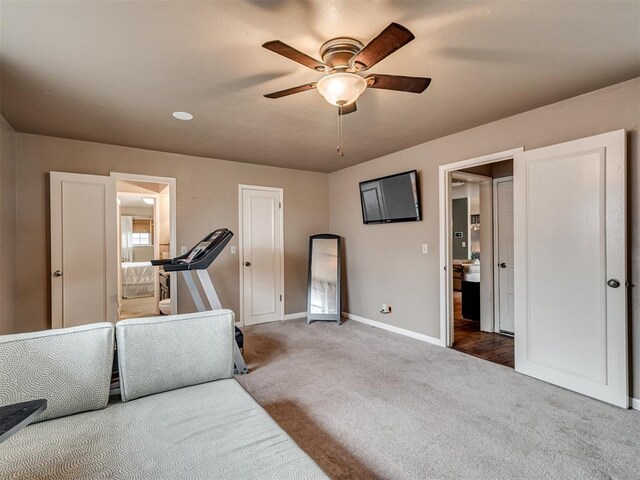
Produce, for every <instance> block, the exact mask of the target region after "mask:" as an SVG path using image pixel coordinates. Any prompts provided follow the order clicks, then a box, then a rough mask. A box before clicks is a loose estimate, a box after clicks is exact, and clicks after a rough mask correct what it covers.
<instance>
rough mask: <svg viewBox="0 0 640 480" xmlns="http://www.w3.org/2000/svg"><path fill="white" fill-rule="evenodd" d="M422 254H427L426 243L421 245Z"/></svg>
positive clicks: (427, 247)
mask: <svg viewBox="0 0 640 480" xmlns="http://www.w3.org/2000/svg"><path fill="white" fill-rule="evenodd" d="M422 253H424V254H425V255H426V254H427V253H429V245H427V244H426V243H423V244H422Z"/></svg>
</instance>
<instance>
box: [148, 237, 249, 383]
mask: <svg viewBox="0 0 640 480" xmlns="http://www.w3.org/2000/svg"><path fill="white" fill-rule="evenodd" d="M232 237H233V232H232V231H231V230H229V229H227V228H219V229H217V230H214V231H213V232H211V233H209V234H208V235H207V236H206V237H204V238H203V239H202V240H200V241H199V242H198V243H197V244H196V245H195V246H194V247H193V248H192V249H191V250H189V251H188V252H187V253H185V254H184V255H180V256H179V257H175V258H171V259H167V260H151V265H154V266H156V267H162V268H163V269H164V271H165V272H168V273H171V272H181V273H182V276H183V278H184V281H185V283H186V284H187V288H188V289H189V293H191V297H192V298H193V301H194V302H195V304H196V309H197V310H198V311H199V312H204V311H207V310H218V309H221V308H222V304H221V303H220V299H219V298H218V294H217V293H216V289H215V287H214V286H213V282H212V281H211V277H210V276H209V272H208V271H207V268H208V267H209V265H211V264H212V263H213V261H214V260H215V259H216V258H217V257H218V255H220V253H221V252H222V251H223V250H224V248H225V247H226V246H227V243H229V241H230V240H231V238H232ZM192 272H195V273H196V276H197V277H198V279H199V280H200V284H201V285H202V290H203V291H204V294H205V296H206V298H207V301H208V303H209V306H210V308H207V307H206V306H205V303H204V301H203V299H202V297H201V296H200V292H199V290H198V287H197V285H196V283H195V281H194V278H193V275H192ZM243 343H244V339H243V336H242V332H241V331H240V329H239V328H238V327H235V341H234V347H233V360H234V362H235V367H236V371H237V373H240V374H245V373H249V370H248V369H247V364H246V363H245V361H244V358H243V357H242V353H241V351H240V348H242V346H243Z"/></svg>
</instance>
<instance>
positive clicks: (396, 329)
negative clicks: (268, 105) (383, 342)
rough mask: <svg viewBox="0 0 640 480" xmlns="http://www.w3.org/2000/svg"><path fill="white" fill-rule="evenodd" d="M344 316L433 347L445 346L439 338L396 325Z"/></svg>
mask: <svg viewBox="0 0 640 480" xmlns="http://www.w3.org/2000/svg"><path fill="white" fill-rule="evenodd" d="M342 316H343V317H346V318H348V319H349V320H353V321H354V322H358V323H364V324H365V325H369V326H371V327H376V328H380V329H382V330H387V331H388V332H393V333H397V334H400V335H404V336H405V337H411V338H415V339H416V340H420V341H422V342H427V343H431V344H433V345H438V346H439V347H443V346H444V345H443V344H442V342H441V340H440V339H439V338H435V337H431V336H429V335H425V334H423V333H417V332H413V331H411V330H406V329H404V328H400V327H396V326H394V325H389V324H387V323H382V322H378V321H376V320H371V319H369V318H364V317H360V316H358V315H354V314H353V313H348V312H342Z"/></svg>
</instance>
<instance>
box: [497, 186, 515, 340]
mask: <svg viewBox="0 0 640 480" xmlns="http://www.w3.org/2000/svg"><path fill="white" fill-rule="evenodd" d="M501 182H513V175H510V176H508V177H500V178H494V179H493V218H494V219H496V221H495V222H493V258H495V259H496V261H495V262H493V269H492V270H493V298H494V299H495V302H493V330H494V331H495V332H497V333H501V332H500V299H499V295H500V276H499V273H500V267H499V266H498V245H499V243H500V239H499V232H498V188H497V185H498V183H501ZM514 330H515V329H514Z"/></svg>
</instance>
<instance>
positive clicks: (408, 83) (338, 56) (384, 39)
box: [262, 23, 431, 115]
mask: <svg viewBox="0 0 640 480" xmlns="http://www.w3.org/2000/svg"><path fill="white" fill-rule="evenodd" d="M414 38H415V36H414V35H413V33H411V32H410V31H409V30H408V29H407V28H406V27H403V26H402V25H399V24H397V23H391V24H390V25H389V26H388V27H387V28H385V29H384V30H383V31H382V32H381V33H380V34H379V35H378V36H377V37H376V38H374V39H373V40H371V41H370V42H369V43H368V44H367V45H366V46H364V45H363V44H362V43H361V42H359V41H358V40H356V39H354V38H349V37H338V38H332V39H331V40H329V41H328V42H325V43H324V44H323V45H322V46H321V47H320V57H321V58H322V62H320V61H318V60H316V59H315V58H312V57H310V56H308V55H306V54H304V53H302V52H300V51H298V50H296V49H295V48H293V47H290V46H289V45H287V44H285V43H283V42H281V41H280V40H273V41H271V42H267V43H265V44H264V45H262V46H263V47H264V48H266V49H267V50H271V51H272V52H275V53H277V54H279V55H282V56H283V57H287V58H288V59H290V60H293V61H294V62H298V63H299V64H301V65H304V66H305V67H308V68H310V69H312V70H315V71H317V72H322V73H325V74H326V75H325V76H324V77H322V78H321V79H320V80H318V81H317V82H313V83H306V84H304V85H299V86H297V87H293V88H287V89H286V90H280V91H278V92H273V93H268V94H267V95H265V97H267V98H281V97H285V96H287V95H292V94H294V93H300V92H306V91H307V90H314V89H317V90H318V92H320V94H321V95H322V96H323V97H324V98H325V100H326V101H327V102H329V103H330V104H332V105H335V106H337V107H339V108H338V113H339V114H340V115H346V114H348V113H352V112H355V111H356V110H357V108H356V100H357V99H358V97H359V96H360V95H361V94H362V93H363V92H364V91H365V90H366V89H367V88H382V89H385V90H396V91H400V92H411V93H422V92H424V91H425V90H426V88H427V87H428V86H429V84H430V83H431V79H430V78H423V77H404V76H399V75H381V74H377V73H373V74H371V75H369V76H367V77H363V76H361V75H359V73H360V72H365V71H367V70H369V69H370V68H371V67H373V66H374V65H375V64H376V63H378V62H379V61H381V60H383V59H384V58H386V57H388V56H389V55H391V54H392V53H393V52H395V51H396V50H398V49H399V48H401V47H403V46H405V45H406V44H407V43H409V42H410V41H411V40H413V39H414Z"/></svg>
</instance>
